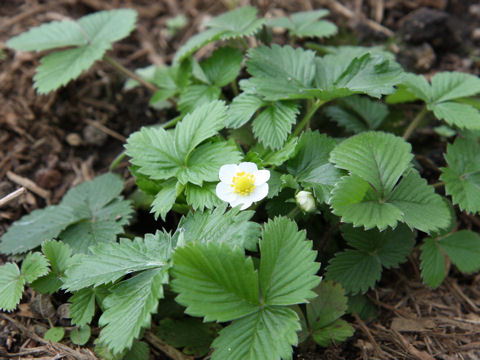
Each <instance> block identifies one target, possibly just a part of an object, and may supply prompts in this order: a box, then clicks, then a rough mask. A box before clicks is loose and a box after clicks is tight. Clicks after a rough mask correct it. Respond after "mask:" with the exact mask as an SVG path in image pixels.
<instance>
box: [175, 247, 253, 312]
mask: <svg viewBox="0 0 480 360" xmlns="http://www.w3.org/2000/svg"><path fill="white" fill-rule="evenodd" d="M173 263H174V266H173V268H172V272H171V273H172V276H173V278H174V280H172V283H171V286H172V289H173V290H174V291H175V292H177V293H179V295H178V296H177V298H176V301H177V302H178V303H180V304H182V305H184V306H186V307H187V309H186V310H185V312H186V313H188V314H190V315H193V316H203V317H204V318H205V321H212V320H217V321H230V320H233V319H238V318H240V317H243V316H245V315H248V314H252V313H254V312H256V311H257V309H258V306H259V304H260V300H259V293H258V275H257V272H256V271H255V270H254V267H253V261H252V259H251V258H245V256H244V252H243V250H242V249H241V248H238V247H235V248H233V249H232V248H231V247H230V246H229V245H227V244H226V243H214V242H209V243H200V242H190V243H188V244H187V245H186V246H185V247H181V248H177V249H176V250H175V252H174V254H173ZM198 299H202V301H198Z"/></svg>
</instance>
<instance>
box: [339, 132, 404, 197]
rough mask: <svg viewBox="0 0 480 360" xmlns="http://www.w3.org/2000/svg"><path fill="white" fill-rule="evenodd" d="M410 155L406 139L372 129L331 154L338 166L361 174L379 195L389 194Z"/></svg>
mask: <svg viewBox="0 0 480 360" xmlns="http://www.w3.org/2000/svg"><path fill="white" fill-rule="evenodd" d="M412 158H413V155H412V154H411V145H410V144H409V143H407V142H406V141H405V140H403V139H402V138H400V137H397V136H394V135H392V134H388V133H383V132H373V131H372V132H365V133H361V134H358V135H356V136H352V137H350V138H349V139H347V140H345V141H344V142H342V143H341V144H339V145H338V146H336V147H335V149H333V151H332V152H331V154H330V161H332V162H334V163H335V164H336V166H337V167H339V168H341V169H345V170H348V171H349V172H350V173H351V174H353V175H357V176H359V177H361V178H362V179H364V180H365V181H367V182H368V183H369V184H371V186H373V188H374V189H375V190H376V191H377V192H378V193H379V195H380V196H382V197H385V196H388V194H390V192H391V191H392V189H393V187H394V186H395V184H396V183H397V181H398V179H399V177H400V176H401V175H402V174H403V172H404V171H405V170H406V169H407V167H408V165H409V164H410V161H411V160H412Z"/></svg>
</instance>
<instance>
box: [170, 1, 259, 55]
mask: <svg viewBox="0 0 480 360" xmlns="http://www.w3.org/2000/svg"><path fill="white" fill-rule="evenodd" d="M263 23H264V20H263V19H257V9H256V8H254V7H252V6H245V7H241V8H238V9H235V10H232V11H229V12H227V13H224V14H222V15H220V16H217V17H215V18H213V19H212V20H210V21H209V22H208V23H206V24H205V26H206V27H207V30H205V31H204V32H201V33H200V34H197V35H195V36H192V37H191V38H190V39H189V40H188V41H187V42H186V43H185V44H184V45H183V46H182V47H181V48H180V49H179V50H178V51H177V53H176V54H175V57H174V58H173V62H174V63H177V62H180V61H182V60H183V59H185V58H186V57H187V56H189V55H191V54H193V53H194V52H195V51H197V50H198V49H200V48H201V47H203V46H205V45H207V44H209V43H211V42H214V41H217V40H220V39H221V40H228V39H234V38H238V37H244V36H250V35H254V34H255V33H256V32H257V31H258V30H260V28H261V27H262V25H263Z"/></svg>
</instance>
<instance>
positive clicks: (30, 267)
mask: <svg viewBox="0 0 480 360" xmlns="http://www.w3.org/2000/svg"><path fill="white" fill-rule="evenodd" d="M48 271H49V269H48V260H47V258H46V257H45V256H43V255H42V254H41V253H39V252H34V253H29V254H27V256H26V257H25V259H23V262H22V271H21V272H22V276H23V277H24V278H25V281H26V282H28V283H30V282H32V281H34V280H36V279H38V278H39V277H41V276H43V275H45V274H47V273H48Z"/></svg>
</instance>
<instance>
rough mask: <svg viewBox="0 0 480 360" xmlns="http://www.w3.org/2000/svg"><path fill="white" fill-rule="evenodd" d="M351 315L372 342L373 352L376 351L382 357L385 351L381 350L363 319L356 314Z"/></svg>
mask: <svg viewBox="0 0 480 360" xmlns="http://www.w3.org/2000/svg"><path fill="white" fill-rule="evenodd" d="M353 316H354V317H355V320H356V322H357V324H358V325H359V326H360V328H361V329H362V331H363V332H364V333H365V335H367V337H368V339H369V340H370V342H371V343H372V345H373V348H374V350H375V352H376V353H377V356H379V357H380V358H384V357H385V353H384V352H383V350H382V349H381V348H380V346H379V345H378V344H377V342H376V341H375V338H374V337H373V335H372V333H371V332H370V330H369V329H368V327H367V325H365V323H364V322H363V320H362V319H360V317H359V316H358V315H357V314H355V313H353Z"/></svg>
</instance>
